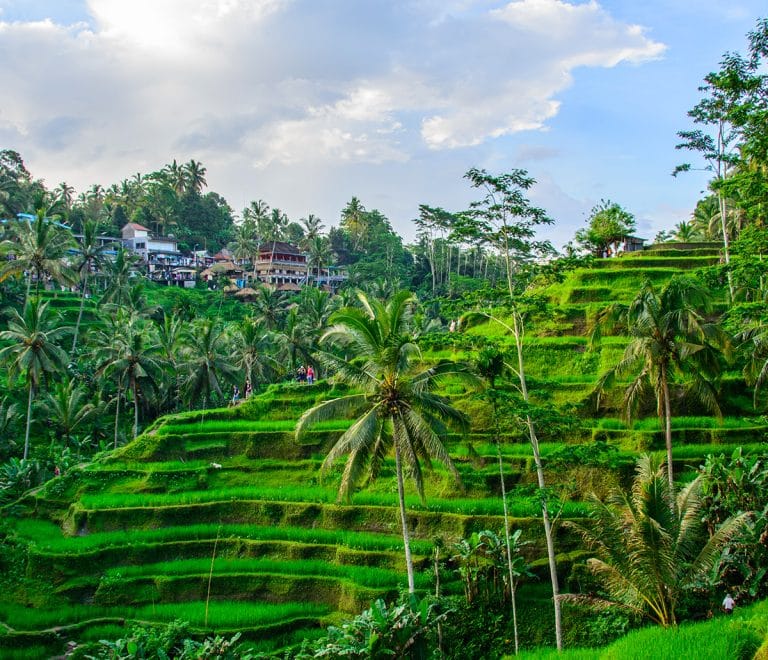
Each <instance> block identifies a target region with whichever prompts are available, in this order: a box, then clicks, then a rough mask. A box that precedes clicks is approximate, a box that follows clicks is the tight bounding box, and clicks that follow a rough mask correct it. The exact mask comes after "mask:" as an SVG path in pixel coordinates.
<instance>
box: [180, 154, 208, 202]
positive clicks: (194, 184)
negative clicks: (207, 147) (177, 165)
mask: <svg viewBox="0 0 768 660" xmlns="http://www.w3.org/2000/svg"><path fill="white" fill-rule="evenodd" d="M182 168H184V172H185V174H186V181H187V186H186V189H187V191H192V192H195V193H198V194H199V193H200V192H201V191H202V190H203V188H205V187H206V186H207V185H208V182H207V181H206V180H205V173H206V171H207V170H206V168H205V167H204V166H203V164H202V163H201V162H199V161H196V160H192V159H190V161H189V162H188V163H185V164H184V165H182Z"/></svg>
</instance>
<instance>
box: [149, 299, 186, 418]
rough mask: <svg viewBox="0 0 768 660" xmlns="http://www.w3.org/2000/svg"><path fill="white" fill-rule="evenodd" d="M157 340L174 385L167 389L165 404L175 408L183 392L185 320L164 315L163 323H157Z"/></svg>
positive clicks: (171, 384) (172, 315) (169, 407)
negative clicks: (180, 353) (181, 367)
mask: <svg viewBox="0 0 768 660" xmlns="http://www.w3.org/2000/svg"><path fill="white" fill-rule="evenodd" d="M155 325H156V327H157V340H158V345H159V346H160V353H161V355H162V356H163V361H164V363H165V365H166V367H167V369H168V372H169V376H170V378H171V380H172V383H169V385H168V387H167V388H165V399H166V401H165V404H166V408H167V409H172V408H173V407H174V399H175V400H176V401H178V399H179V393H180V391H181V374H180V370H179V358H180V355H179V352H180V349H181V346H182V340H183V338H184V330H185V328H184V326H185V321H184V319H182V318H180V317H179V316H176V315H174V314H167V313H164V314H163V318H162V320H161V321H157V320H156V321H155Z"/></svg>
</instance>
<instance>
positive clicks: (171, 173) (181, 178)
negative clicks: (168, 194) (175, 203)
mask: <svg viewBox="0 0 768 660" xmlns="http://www.w3.org/2000/svg"><path fill="white" fill-rule="evenodd" d="M164 171H165V173H166V175H167V176H168V180H169V183H170V184H171V186H172V187H173V189H174V191H176V195H177V196H179V197H181V196H182V195H184V193H185V192H186V191H187V172H186V168H185V167H184V166H183V165H179V164H178V163H177V162H176V159H175V158H174V159H173V162H172V163H171V164H170V165H166V166H165V168H164Z"/></svg>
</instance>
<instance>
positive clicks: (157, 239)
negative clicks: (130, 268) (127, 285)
mask: <svg viewBox="0 0 768 660" xmlns="http://www.w3.org/2000/svg"><path fill="white" fill-rule="evenodd" d="M121 234H122V240H123V245H124V246H125V247H126V248H128V249H129V250H131V251H132V252H135V253H136V254H138V255H139V256H140V257H141V258H142V259H143V260H144V261H145V262H147V263H148V264H151V265H152V264H154V265H160V266H178V265H180V264H181V263H182V262H181V259H182V254H181V252H179V242H178V240H176V239H175V238H174V237H173V236H152V234H150V232H149V229H147V228H146V227H144V226H142V225H140V224H138V223H136V222H129V223H128V224H127V225H125V226H124V227H123V228H122V230H121Z"/></svg>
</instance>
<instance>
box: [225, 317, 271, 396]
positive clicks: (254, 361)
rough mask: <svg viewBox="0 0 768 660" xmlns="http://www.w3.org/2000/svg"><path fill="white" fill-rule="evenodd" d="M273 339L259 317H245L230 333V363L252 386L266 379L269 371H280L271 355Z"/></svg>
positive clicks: (256, 385)
mask: <svg viewBox="0 0 768 660" xmlns="http://www.w3.org/2000/svg"><path fill="white" fill-rule="evenodd" d="M273 350H274V340H273V337H272V333H270V332H269V331H268V330H266V329H265V327H264V324H263V323H262V321H261V320H259V319H254V318H246V319H243V320H242V321H241V322H240V323H238V324H237V325H236V326H235V328H234V332H233V334H232V358H231V359H232V364H234V365H235V366H236V367H237V368H238V369H239V370H240V371H241V372H243V374H244V376H245V378H246V380H249V381H251V384H252V385H253V387H254V388H256V387H258V383H259V381H260V380H267V379H268V376H269V374H270V372H277V371H280V366H279V363H278V361H277V360H276V359H275V357H274V356H273V355H272V353H273Z"/></svg>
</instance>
